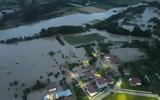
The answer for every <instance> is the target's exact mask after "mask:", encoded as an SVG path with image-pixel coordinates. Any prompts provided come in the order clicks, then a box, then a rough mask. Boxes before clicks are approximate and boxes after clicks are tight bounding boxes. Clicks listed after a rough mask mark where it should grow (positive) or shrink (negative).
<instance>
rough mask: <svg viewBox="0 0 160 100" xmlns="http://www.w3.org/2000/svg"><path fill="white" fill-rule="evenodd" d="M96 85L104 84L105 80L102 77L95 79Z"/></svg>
mask: <svg viewBox="0 0 160 100" xmlns="http://www.w3.org/2000/svg"><path fill="white" fill-rule="evenodd" d="M96 83H97V84H99V85H102V84H105V83H106V79H105V78H103V77H99V78H96Z"/></svg>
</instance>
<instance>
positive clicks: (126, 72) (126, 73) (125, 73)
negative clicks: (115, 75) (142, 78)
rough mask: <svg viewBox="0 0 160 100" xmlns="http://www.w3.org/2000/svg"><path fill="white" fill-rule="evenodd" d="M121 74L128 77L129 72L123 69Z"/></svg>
mask: <svg viewBox="0 0 160 100" xmlns="http://www.w3.org/2000/svg"><path fill="white" fill-rule="evenodd" d="M123 73H124V75H126V76H128V75H130V72H129V70H128V69H126V68H125V69H123Z"/></svg>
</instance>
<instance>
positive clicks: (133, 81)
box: [129, 77, 141, 86]
mask: <svg viewBox="0 0 160 100" xmlns="http://www.w3.org/2000/svg"><path fill="white" fill-rule="evenodd" d="M129 84H130V85H131V86H140V85H141V80H140V79H139V78H137V77H132V78H130V79H129Z"/></svg>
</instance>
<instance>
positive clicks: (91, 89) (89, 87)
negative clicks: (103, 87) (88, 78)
mask: <svg viewBox="0 0 160 100" xmlns="http://www.w3.org/2000/svg"><path fill="white" fill-rule="evenodd" d="M87 93H88V94H89V95H90V96H91V97H92V96H95V95H96V94H97V91H96V90H95V88H94V86H93V85H92V84H91V83H88V84H87Z"/></svg>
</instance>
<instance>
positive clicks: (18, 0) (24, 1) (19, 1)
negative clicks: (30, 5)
mask: <svg viewBox="0 0 160 100" xmlns="http://www.w3.org/2000/svg"><path fill="white" fill-rule="evenodd" d="M17 2H18V4H19V6H20V7H21V8H24V7H25V6H26V0H17Z"/></svg>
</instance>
